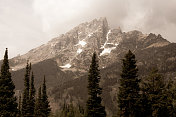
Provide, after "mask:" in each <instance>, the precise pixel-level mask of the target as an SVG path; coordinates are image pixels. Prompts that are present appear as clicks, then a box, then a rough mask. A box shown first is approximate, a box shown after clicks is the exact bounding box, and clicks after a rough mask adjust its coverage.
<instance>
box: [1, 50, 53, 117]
mask: <svg viewBox="0 0 176 117" xmlns="http://www.w3.org/2000/svg"><path fill="white" fill-rule="evenodd" d="M14 90H15V85H14V83H13V81H12V78H11V73H10V67H9V61H8V49H7V48H6V51H5V55H4V59H3V63H2V65H1V72H0V117H48V116H49V114H50V111H51V108H50V106H49V101H48V96H47V92H46V90H47V89H46V81H45V77H44V80H43V84H42V86H40V87H39V89H38V95H36V89H35V87H34V74H33V72H32V67H31V64H29V63H28V62H27V65H26V72H25V77H24V90H23V93H22V95H21V94H20V95H19V98H18V103H17V98H16V96H15V91H14Z"/></svg>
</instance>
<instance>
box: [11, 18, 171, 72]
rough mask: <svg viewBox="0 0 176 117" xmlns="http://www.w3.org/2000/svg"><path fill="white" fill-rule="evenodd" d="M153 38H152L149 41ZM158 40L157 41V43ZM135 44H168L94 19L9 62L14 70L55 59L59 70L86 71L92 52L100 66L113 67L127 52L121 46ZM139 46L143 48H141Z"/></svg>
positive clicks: (157, 37) (147, 45) (136, 45)
mask: <svg viewBox="0 0 176 117" xmlns="http://www.w3.org/2000/svg"><path fill="white" fill-rule="evenodd" d="M149 36H151V37H152V36H153V37H152V38H156V39H153V40H152V38H150V39H148V38H149ZM156 40H157V41H156ZM124 42H128V43H134V42H135V48H136V49H137V48H141V49H145V48H150V47H160V46H166V45H168V44H169V42H168V41H166V40H164V39H163V38H162V37H161V36H160V35H159V36H156V35H154V34H150V35H145V34H142V33H141V32H139V31H130V32H122V31H121V29H120V28H118V29H111V28H110V27H109V26H108V22H107V20H106V18H100V19H98V20H97V19H94V20H93V21H91V22H86V23H82V24H80V25H78V26H77V27H75V28H73V29H72V30H70V31H69V32H67V33H66V34H62V35H60V36H59V37H56V38H54V39H52V40H51V41H49V42H48V43H47V44H44V45H41V46H40V47H38V48H35V49H32V50H30V51H29V52H28V53H26V54H24V55H22V56H17V57H14V58H13V59H11V63H12V64H11V66H12V67H11V68H12V70H13V71H16V70H19V69H21V68H24V67H25V65H26V61H27V60H29V61H30V62H31V63H32V64H36V63H38V62H41V61H43V60H47V59H54V60H55V61H56V62H57V64H58V66H60V67H61V68H62V69H67V70H69V68H70V70H71V68H74V69H76V70H83V71H84V70H85V69H87V68H88V66H89V61H90V58H91V55H92V52H93V51H96V52H97V53H98V55H100V57H99V58H100V62H101V65H100V67H101V68H103V67H106V66H108V65H110V64H112V63H113V62H114V61H115V59H116V58H117V57H118V55H117V53H116V52H117V51H118V52H119V53H120V52H122V51H124V50H126V49H127V48H126V49H124V48H123V46H124V45H122V43H124ZM141 45H146V46H144V47H141Z"/></svg>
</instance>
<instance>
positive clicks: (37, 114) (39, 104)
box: [34, 87, 44, 117]
mask: <svg viewBox="0 0 176 117" xmlns="http://www.w3.org/2000/svg"><path fill="white" fill-rule="evenodd" d="M42 106H43V105H42V94H41V87H39V89H38V97H37V99H36V103H35V110H34V116H35V117H44V116H43V114H42V109H43V107H42Z"/></svg>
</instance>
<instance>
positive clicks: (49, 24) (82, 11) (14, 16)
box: [0, 0, 176, 58]
mask: <svg viewBox="0 0 176 117" xmlns="http://www.w3.org/2000/svg"><path fill="white" fill-rule="evenodd" d="M175 6H176V0H169V1H168V0H0V58H2V56H3V54H4V51H5V48H6V47H8V48H9V55H10V58H11V57H14V56H16V55H18V54H24V53H26V52H27V51H29V50H30V49H32V48H35V47H37V46H40V45H41V44H44V43H46V42H47V41H49V40H51V39H52V38H53V37H56V36H59V35H60V34H62V33H65V32H67V31H69V30H70V29H72V28H73V27H75V26H77V25H78V24H80V23H83V22H88V21H91V20H93V19H95V18H99V17H106V18H107V20H108V22H109V25H110V27H111V28H117V27H119V26H120V27H121V29H122V31H130V30H140V31H142V32H143V33H150V32H152V33H156V34H161V35H162V36H163V37H164V38H166V39H168V40H169V41H171V42H176V35H175V31H176V15H175V13H176V7H175Z"/></svg>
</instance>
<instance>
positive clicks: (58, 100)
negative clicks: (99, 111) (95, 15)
mask: <svg viewBox="0 0 176 117" xmlns="http://www.w3.org/2000/svg"><path fill="white" fill-rule="evenodd" d="M129 49H130V50H131V51H132V52H133V53H134V54H135V55H136V59H137V65H138V69H139V74H138V75H139V77H144V76H145V74H146V73H148V72H149V71H150V69H151V68H152V67H153V66H157V67H158V68H159V71H160V73H162V74H163V75H164V76H165V78H166V80H167V78H175V72H176V43H171V42H169V41H167V40H166V39H164V38H163V37H162V36H161V35H155V34H153V33H150V34H143V33H142V32H140V31H137V30H133V31H130V32H123V31H122V30H121V29H120V28H116V29H111V28H110V27H109V25H108V22H107V20H106V18H100V19H94V20H93V21H91V22H86V23H82V24H80V25H78V26H77V27H75V28H73V29H72V30H70V31H68V32H67V33H65V34H62V35H60V36H59V37H56V38H53V39H52V40H51V41H49V42H48V43H46V44H44V45H41V46H40V47H37V48H34V49H32V50H30V51H29V52H27V53H26V54H24V55H19V56H16V57H14V58H12V59H10V67H11V72H12V79H13V81H14V84H15V86H16V92H19V91H22V90H23V88H24V84H23V82H24V74H25V66H26V63H27V60H29V62H31V63H32V70H33V72H34V75H35V86H36V88H37V87H38V86H39V84H41V82H42V79H43V76H44V75H45V76H46V81H47V87H48V96H49V100H50V105H51V107H52V109H53V111H56V110H57V109H59V108H60V107H61V106H62V105H63V104H64V102H66V103H73V105H82V106H85V104H86V100H87V97H88V95H87V77H88V74H87V73H88V70H89V66H90V63H91V57H92V54H93V52H94V51H96V53H97V55H98V58H99V69H100V73H101V83H100V85H101V87H102V88H103V94H102V97H103V105H105V107H106V112H107V114H108V115H109V116H111V115H113V114H116V111H117V92H118V86H119V83H118V82H119V81H118V79H119V78H120V70H121V66H122V65H121V64H122V61H121V59H122V58H123V57H124V55H125V54H126V53H127V51H128V50H129Z"/></svg>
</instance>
